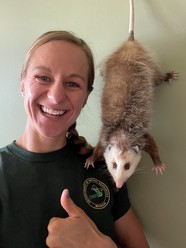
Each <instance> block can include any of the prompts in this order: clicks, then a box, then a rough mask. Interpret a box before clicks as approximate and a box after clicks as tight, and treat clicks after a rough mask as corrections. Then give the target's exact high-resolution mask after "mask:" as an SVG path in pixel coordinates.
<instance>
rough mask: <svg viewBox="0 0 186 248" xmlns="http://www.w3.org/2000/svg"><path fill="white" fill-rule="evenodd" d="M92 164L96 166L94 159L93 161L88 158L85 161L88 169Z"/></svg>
mask: <svg viewBox="0 0 186 248" xmlns="http://www.w3.org/2000/svg"><path fill="white" fill-rule="evenodd" d="M90 166H92V167H93V168H94V161H92V160H90V159H87V160H86V162H85V166H84V168H85V169H88V168H89V167H90Z"/></svg>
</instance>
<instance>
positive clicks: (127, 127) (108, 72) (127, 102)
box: [85, 0, 178, 188]
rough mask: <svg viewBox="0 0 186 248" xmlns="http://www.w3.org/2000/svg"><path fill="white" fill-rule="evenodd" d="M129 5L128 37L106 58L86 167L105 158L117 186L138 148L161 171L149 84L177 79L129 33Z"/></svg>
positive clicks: (134, 164)
mask: <svg viewBox="0 0 186 248" xmlns="http://www.w3.org/2000/svg"><path fill="white" fill-rule="evenodd" d="M129 4H130V21H129V37H128V40H127V41H125V42H124V43H123V44H122V45H121V46H120V47H119V48H118V49H117V50H116V51H115V52H114V53H113V54H111V55H110V56H109V57H108V59H107V60H106V62H105V66H104V71H103V81H104V86H103V92H102V97H101V107H102V114H101V118H102V128H101V132H100V138H99V142H98V144H97V146H96V147H95V149H94V151H93V154H92V156H91V157H89V158H88V159H87V160H86V163H85V167H86V168H88V167H89V166H90V165H92V166H94V162H95V161H96V160H101V159H105V162H106V164H107V168H108V171H109V172H110V174H111V176H112V178H113V180H114V182H115V186H116V188H121V187H122V186H123V184H124V183H125V182H126V181H127V180H128V178H129V177H130V176H131V175H132V174H133V173H134V171H135V170H136V168H137V165H138V163H139V161H140V159H141V153H142V151H145V152H147V153H149V155H150V156H151V158H152V160H153V162H154V167H153V170H155V172H156V173H160V174H163V172H164V170H165V165H164V164H163V163H162V162H161V159H160V156H159V152H158V147H157V145H156V142H155V140H154V139H153V137H152V136H151V135H150V134H149V133H148V128H149V123H150V116H151V108H152V107H151V104H152V99H153V94H154V88H155V86H157V85H160V84H161V83H163V82H169V81H171V80H173V79H176V78H177V76H178V74H177V73H176V72H175V71H170V72H168V73H165V74H164V73H162V72H161V71H160V70H159V68H158V66H157V65H156V64H155V63H154V62H153V59H152V58H151V56H150V54H149V52H147V51H146V50H145V49H144V48H143V47H142V45H141V44H140V43H139V42H138V41H136V40H135V38H134V3H133V0H130V1H129Z"/></svg>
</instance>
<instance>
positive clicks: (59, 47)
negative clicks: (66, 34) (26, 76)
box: [30, 40, 88, 72]
mask: <svg viewBox="0 0 186 248" xmlns="http://www.w3.org/2000/svg"><path fill="white" fill-rule="evenodd" d="M30 63H31V64H33V63H36V64H40V63H45V64H48V65H51V66H52V65H53V66H55V65H60V64H62V65H63V66H64V65H66V66H70V67H74V66H75V67H76V68H77V69H81V70H82V71H86V72H87V70H88V58H87V56H86V53H85V52H84V51H83V49H82V48H81V47H78V46H77V45H76V44H73V43H70V42H67V41H62V40H55V41H50V42H47V43H45V44H43V45H41V46H39V47H38V48H37V49H36V50H35V51H34V52H33V54H32V56H31V58H30ZM83 69H84V70H83Z"/></svg>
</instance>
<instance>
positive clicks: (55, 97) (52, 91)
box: [47, 82, 66, 104]
mask: <svg viewBox="0 0 186 248" xmlns="http://www.w3.org/2000/svg"><path fill="white" fill-rule="evenodd" d="M47 96H48V98H49V99H50V101H51V102H52V103H54V104H58V103H61V102H63V101H64V100H65V99H66V93H65V87H64V85H63V83H62V82H55V83H53V84H52V85H51V86H50V88H49V90H48V94H47Z"/></svg>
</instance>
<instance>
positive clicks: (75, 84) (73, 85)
mask: <svg viewBox="0 0 186 248" xmlns="http://www.w3.org/2000/svg"><path fill="white" fill-rule="evenodd" d="M66 85H67V87H73V88H79V84H77V83H75V82H67V83H66Z"/></svg>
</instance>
